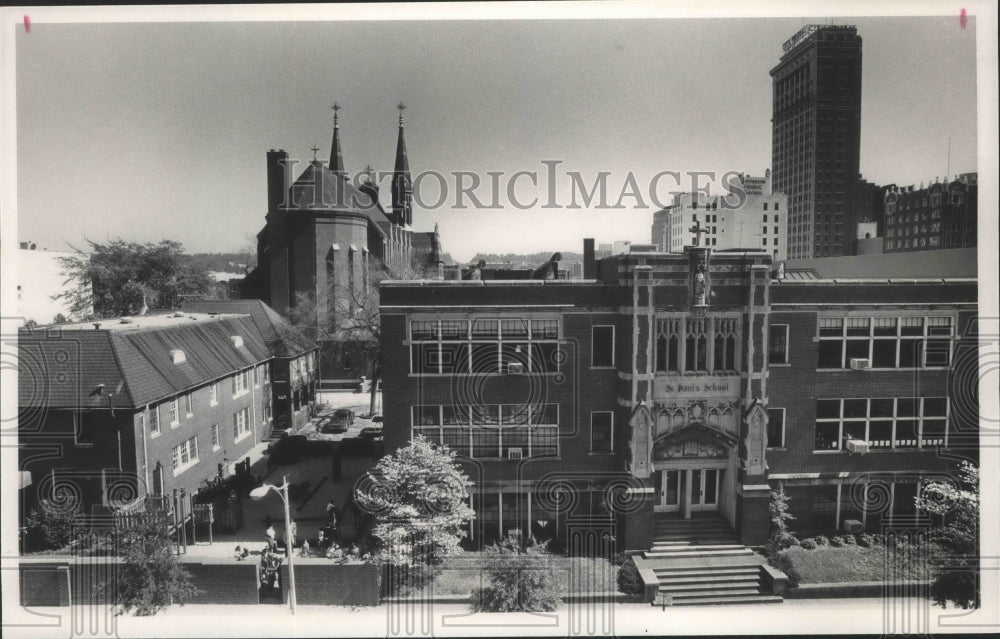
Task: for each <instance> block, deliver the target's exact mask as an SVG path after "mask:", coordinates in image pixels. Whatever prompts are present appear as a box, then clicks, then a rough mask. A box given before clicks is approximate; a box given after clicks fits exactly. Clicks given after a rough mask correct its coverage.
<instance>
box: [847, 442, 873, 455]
mask: <svg viewBox="0 0 1000 639" xmlns="http://www.w3.org/2000/svg"><path fill="white" fill-rule="evenodd" d="M847 450H849V451H850V452H852V453H858V454H860V455H864V454H865V453H867V452H868V442H866V441H865V440H863V439H848V440H847Z"/></svg>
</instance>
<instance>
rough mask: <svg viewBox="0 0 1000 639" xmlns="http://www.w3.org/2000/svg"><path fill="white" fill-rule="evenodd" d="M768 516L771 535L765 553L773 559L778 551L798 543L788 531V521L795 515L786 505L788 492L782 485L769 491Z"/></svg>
mask: <svg viewBox="0 0 1000 639" xmlns="http://www.w3.org/2000/svg"><path fill="white" fill-rule="evenodd" d="M770 516H771V536H770V538H769V539H768V542H767V554H768V556H769V557H771V558H772V559H773V558H774V557H776V556H777V554H778V553H779V552H780V551H782V550H784V549H785V548H788V547H789V546H795V545H797V544H798V543H799V540H798V539H796V538H795V535H793V534H791V533H790V532H788V522H790V521H792V520H794V519H795V516H794V515H792V513H791V510H790V509H789V507H788V493H786V492H785V487H784V486H781V487H780V488H778V490H772V491H771V503H770Z"/></svg>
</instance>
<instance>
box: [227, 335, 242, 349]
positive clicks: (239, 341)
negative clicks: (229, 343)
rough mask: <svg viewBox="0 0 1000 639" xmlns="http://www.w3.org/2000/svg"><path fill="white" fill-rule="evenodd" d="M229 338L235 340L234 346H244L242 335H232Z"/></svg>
mask: <svg viewBox="0 0 1000 639" xmlns="http://www.w3.org/2000/svg"><path fill="white" fill-rule="evenodd" d="M229 339H231V340H233V348H243V336H242V335H230V336H229Z"/></svg>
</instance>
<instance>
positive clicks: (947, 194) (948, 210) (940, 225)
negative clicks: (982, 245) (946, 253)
mask: <svg viewBox="0 0 1000 639" xmlns="http://www.w3.org/2000/svg"><path fill="white" fill-rule="evenodd" d="M977 178H978V174H976V173H963V174H961V175H959V176H958V177H957V178H955V179H954V180H952V181H951V182H949V183H942V182H937V181H935V183H934V184H931V185H930V186H928V187H926V188H924V187H923V185H921V186H920V188H914V187H913V186H907V187H897V186H895V185H892V186H890V187H888V190H887V191H886V192H885V227H886V229H885V252H886V253H897V252H900V251H926V250H931V249H944V248H965V247H972V246H976V235H977V219H976V216H977V213H978V209H979V207H978V200H979V187H978V185H977V181H978V180H977Z"/></svg>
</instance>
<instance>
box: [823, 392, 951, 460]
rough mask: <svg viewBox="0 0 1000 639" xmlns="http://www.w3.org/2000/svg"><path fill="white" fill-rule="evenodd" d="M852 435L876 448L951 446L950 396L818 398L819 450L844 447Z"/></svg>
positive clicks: (842, 448) (841, 448)
mask: <svg viewBox="0 0 1000 639" xmlns="http://www.w3.org/2000/svg"><path fill="white" fill-rule="evenodd" d="M851 439H855V440H860V441H864V442H867V443H868V445H869V447H870V448H873V449H877V448H884V449H891V448H900V449H902V448H928V447H938V446H947V445H948V398H946V397H897V398H893V397H889V398H876V399H870V398H864V399H820V400H817V401H816V442H815V446H814V448H815V450H844V449H846V444H845V442H846V441H847V440H851Z"/></svg>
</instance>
